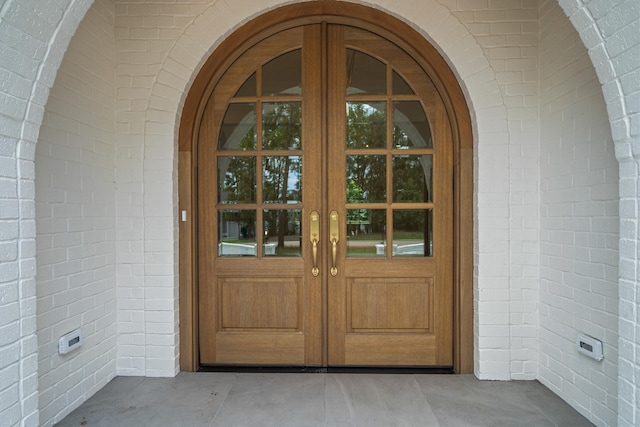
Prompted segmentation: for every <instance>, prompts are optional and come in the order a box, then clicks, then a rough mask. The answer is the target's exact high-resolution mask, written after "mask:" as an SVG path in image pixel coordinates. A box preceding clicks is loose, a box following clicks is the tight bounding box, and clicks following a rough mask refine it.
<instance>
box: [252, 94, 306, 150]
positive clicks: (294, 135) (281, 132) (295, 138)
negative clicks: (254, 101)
mask: <svg viewBox="0 0 640 427" xmlns="http://www.w3.org/2000/svg"><path fill="white" fill-rule="evenodd" d="M301 129H302V103H301V102H278V103H276V102H265V103H264V104H262V148H264V149H265V150H295V149H299V148H301V147H302V130H301Z"/></svg>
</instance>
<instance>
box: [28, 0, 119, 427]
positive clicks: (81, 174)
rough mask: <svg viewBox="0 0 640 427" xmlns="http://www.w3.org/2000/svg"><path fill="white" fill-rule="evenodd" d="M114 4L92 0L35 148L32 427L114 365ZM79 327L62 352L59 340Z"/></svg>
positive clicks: (91, 389) (50, 418)
mask: <svg viewBox="0 0 640 427" xmlns="http://www.w3.org/2000/svg"><path fill="white" fill-rule="evenodd" d="M114 83H115V48H114V7H113V4H112V2H111V1H109V0H97V1H95V3H94V4H93V6H92V7H91V9H90V10H89V12H88V13H87V14H86V15H85V17H84V19H83V20H82V23H81V25H80V27H79V28H78V30H77V32H76V33H75V35H74V37H73V39H72V42H71V44H70V45H69V49H68V51H67V52H66V54H65V56H64V60H63V62H62V64H61V66H60V68H59V71H58V74H57V77H56V80H55V84H54V86H53V88H52V89H51V93H50V96H49V100H48V102H47V106H46V109H45V113H44V118H43V124H42V129H41V131H40V139H39V141H38V144H37V148H36V162H35V165H36V194H35V200H36V226H37V230H38V232H37V239H36V241H37V252H36V256H37V258H36V259H37V266H38V273H37V283H36V286H37V292H36V294H37V324H38V332H37V336H38V380H39V381H38V392H39V396H40V399H39V400H40V401H39V407H40V425H43V426H49V425H52V424H53V423H54V422H57V421H60V420H61V419H62V418H63V417H64V416H65V415H67V414H68V413H69V412H70V411H72V410H73V409H75V408H76V407H77V406H79V405H80V404H81V403H82V402H83V401H85V400H86V399H88V398H89V397H90V396H92V395H93V394H94V393H95V392H96V391H98V390H99V389H100V388H102V387H103V386H104V385H105V384H106V383H107V382H109V381H110V380H111V379H112V378H113V377H114V375H115V371H116V367H115V360H116V347H115V346H116V281H115V277H116V263H115V262H116V259H115V236H116V210H115V182H114V181H115V172H114V170H115V168H114V166H115V164H114V159H115V136H114ZM76 328H80V329H81V330H82V333H83V335H84V344H83V345H82V347H80V349H79V350H76V351H74V352H72V353H70V354H68V355H59V354H58V352H57V345H58V338H59V337H60V336H62V335H64V334H65V333H67V332H70V331H72V330H74V329H76Z"/></svg>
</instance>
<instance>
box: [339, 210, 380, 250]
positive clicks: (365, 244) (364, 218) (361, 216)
mask: <svg viewBox="0 0 640 427" xmlns="http://www.w3.org/2000/svg"><path fill="white" fill-rule="evenodd" d="M386 222H387V211H386V210H385V209H347V256H386V247H387V245H386V240H387V235H386V233H387V226H386Z"/></svg>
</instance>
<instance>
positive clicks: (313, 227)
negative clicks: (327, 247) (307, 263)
mask: <svg viewBox="0 0 640 427" xmlns="http://www.w3.org/2000/svg"><path fill="white" fill-rule="evenodd" d="M309 228H310V237H309V240H311V252H312V255H313V267H312V268H311V274H313V277H318V275H319V274H320V269H319V268H318V243H320V241H319V240H318V239H319V238H320V214H319V213H318V211H313V212H311V214H310V215H309Z"/></svg>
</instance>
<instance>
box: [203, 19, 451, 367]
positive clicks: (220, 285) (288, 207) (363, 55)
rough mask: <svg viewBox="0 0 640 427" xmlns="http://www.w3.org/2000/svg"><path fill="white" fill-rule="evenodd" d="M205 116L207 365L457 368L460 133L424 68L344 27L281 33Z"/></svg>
mask: <svg viewBox="0 0 640 427" xmlns="http://www.w3.org/2000/svg"><path fill="white" fill-rule="evenodd" d="M202 117H203V118H202V122H201V124H200V128H199V134H198V185H197V187H198V200H199V212H198V215H199V221H198V223H199V230H198V234H199V251H198V252H199V260H198V264H199V304H200V306H199V328H200V330H199V353H200V354H199V358H200V363H201V364H202V365H225V364H231V365H307V366H380V367H383V366H423V367H428V366H452V364H453V238H454V235H453V188H454V186H453V148H452V147H453V143H452V134H451V124H450V123H449V119H448V115H447V113H446V111H445V107H444V103H443V101H442V98H441V97H440V95H439V93H438V91H437V90H436V88H435V87H434V85H433V83H432V81H431V79H430V78H429V76H428V74H427V73H426V72H425V70H423V69H422V68H421V67H420V66H419V65H418V64H417V62H416V61H414V60H413V59H412V58H411V57H410V56H409V55H408V54H407V53H406V52H405V51H404V50H402V49H400V48H399V47H398V46H396V45H395V44H394V43H392V42H390V41H388V40H386V39H384V38H382V37H380V36H378V35H376V34H373V33H371V32H368V31H366V30H363V29H358V28H354V27H351V26H348V25H341V24H327V23H322V24H309V25H305V26H300V27H295V28H291V29H287V30H284V31H281V32H279V33H276V34H274V35H271V36H269V37H267V38H265V39H264V40H262V41H260V42H258V43H256V44H255V45H253V46H252V47H251V48H249V49H247V50H246V52H245V53H244V54H242V55H241V56H240V57H239V58H238V59H237V60H235V61H234V63H233V64H231V65H230V66H229V67H228V69H227V70H226V71H225V72H224V74H223V75H222V76H221V77H220V79H219V80H218V83H217V84H216V86H215V87H214V88H213V92H212V94H211V96H210V98H209V100H208V102H207V103H206V106H205V107H204V112H203V116H202Z"/></svg>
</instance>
